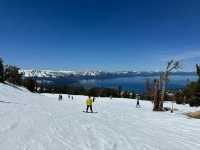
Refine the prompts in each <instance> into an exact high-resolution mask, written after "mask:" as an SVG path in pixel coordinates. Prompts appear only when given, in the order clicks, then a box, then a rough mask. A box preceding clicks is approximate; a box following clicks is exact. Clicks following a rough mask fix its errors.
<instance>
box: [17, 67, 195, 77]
mask: <svg viewBox="0 0 200 150" xmlns="http://www.w3.org/2000/svg"><path fill="white" fill-rule="evenodd" d="M20 72H21V73H22V74H23V76H24V77H38V78H63V77H74V78H116V77H130V76H153V75H159V74H160V72H158V71H149V72H147V71H146V72H137V71H116V72H104V71H68V70H36V69H29V70H20ZM173 74H176V75H193V74H194V73H193V72H174V73H173Z"/></svg>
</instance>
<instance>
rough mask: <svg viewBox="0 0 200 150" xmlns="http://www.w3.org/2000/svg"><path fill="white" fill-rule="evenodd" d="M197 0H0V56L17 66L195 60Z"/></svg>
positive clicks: (142, 66) (198, 48)
mask: <svg viewBox="0 0 200 150" xmlns="http://www.w3.org/2000/svg"><path fill="white" fill-rule="evenodd" d="M199 6H200V1H199V0H165V1H164V0H73V1H72V0H13V1H12V0H0V56H1V57H3V59H4V61H5V62H6V63H9V64H15V65H18V66H20V67H21V68H26V69H27V68H34V69H73V70H87V69H89V70H99V69H100V70H106V71H115V70H140V71H141V70H143V71H146V70H160V69H162V68H163V67H164V64H165V63H166V61H167V60H169V59H172V58H174V59H179V60H181V61H182V63H183V70H184V71H194V69H195V66H194V65H195V64H196V63H200V61H199V60H200V36H199V35H200V9H199Z"/></svg>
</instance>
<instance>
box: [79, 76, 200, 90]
mask: <svg viewBox="0 0 200 150" xmlns="http://www.w3.org/2000/svg"><path fill="white" fill-rule="evenodd" d="M147 79H149V80H150V81H153V80H154V79H159V76H152V77H141V76H138V77H123V78H115V79H101V80H99V79H98V80H97V79H95V80H81V81H80V83H81V84H82V85H84V86H86V87H106V88H117V87H118V86H121V87H122V88H123V89H124V90H134V91H136V92H143V91H144V86H145V81H146V80H147ZM196 80H197V76H195V75H185V76H183V75H181V76H180V75H173V76H171V77H170V81H169V83H168V85H167V87H168V88H169V89H182V88H184V87H185V85H187V84H188V83H189V82H190V81H196Z"/></svg>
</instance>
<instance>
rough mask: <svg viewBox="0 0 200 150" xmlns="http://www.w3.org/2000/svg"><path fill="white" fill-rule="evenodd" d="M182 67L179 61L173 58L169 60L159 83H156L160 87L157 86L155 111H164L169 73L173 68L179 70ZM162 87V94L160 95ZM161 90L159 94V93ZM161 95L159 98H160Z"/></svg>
mask: <svg viewBox="0 0 200 150" xmlns="http://www.w3.org/2000/svg"><path fill="white" fill-rule="evenodd" d="M179 68H180V63H179V62H178V61H174V60H171V61H169V62H168V64H167V67H166V69H165V71H164V72H162V73H161V75H160V82H159V84H158V83H157V84H155V86H159V88H157V87H156V88H155V97H154V108H153V110H154V111H163V101H164V99H165V91H166V83H167V81H168V80H169V79H168V78H169V74H170V73H171V72H172V71H173V70H177V69H179ZM160 88H161V95H160ZM158 91H159V94H158ZM158 96H159V98H158Z"/></svg>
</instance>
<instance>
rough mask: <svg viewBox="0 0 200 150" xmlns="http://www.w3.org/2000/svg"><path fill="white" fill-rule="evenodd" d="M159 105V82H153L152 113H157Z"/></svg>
mask: <svg viewBox="0 0 200 150" xmlns="http://www.w3.org/2000/svg"><path fill="white" fill-rule="evenodd" d="M159 105H160V81H159V80H154V107H153V111H158V110H159Z"/></svg>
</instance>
